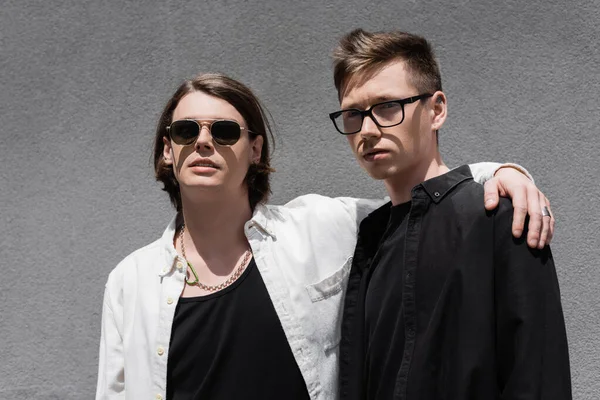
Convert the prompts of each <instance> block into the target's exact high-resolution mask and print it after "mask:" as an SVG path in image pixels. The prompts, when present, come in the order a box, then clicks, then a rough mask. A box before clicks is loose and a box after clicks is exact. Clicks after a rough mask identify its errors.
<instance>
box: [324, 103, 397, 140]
mask: <svg viewBox="0 0 600 400" xmlns="http://www.w3.org/2000/svg"><path fill="white" fill-rule="evenodd" d="M371 115H373V117H375V119H376V121H375V122H376V123H378V124H379V125H380V126H382V127H386V126H394V125H397V124H399V123H400V122H402V119H403V117H404V112H403V107H402V104H401V103H400V102H386V103H382V104H377V105H375V106H374V107H373V108H372V109H371ZM363 119H364V117H363V114H362V113H361V112H360V111H359V110H346V111H342V112H341V113H340V114H339V115H338V116H336V118H335V124H336V126H337V127H338V129H340V130H341V131H342V132H344V133H356V132H359V131H360V130H361V128H362V124H363Z"/></svg>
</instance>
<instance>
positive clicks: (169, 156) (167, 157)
mask: <svg viewBox="0 0 600 400" xmlns="http://www.w3.org/2000/svg"><path fill="white" fill-rule="evenodd" d="M162 139H163V144H164V146H163V159H164V161H165V164H167V165H173V146H171V141H170V140H169V139H167V137H166V136H163V138H162Z"/></svg>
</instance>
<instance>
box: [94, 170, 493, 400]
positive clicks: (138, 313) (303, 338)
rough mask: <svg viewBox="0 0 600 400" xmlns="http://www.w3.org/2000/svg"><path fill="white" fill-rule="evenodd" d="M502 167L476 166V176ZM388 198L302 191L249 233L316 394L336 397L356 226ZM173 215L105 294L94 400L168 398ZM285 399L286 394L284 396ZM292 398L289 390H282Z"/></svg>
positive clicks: (176, 266)
mask: <svg viewBox="0 0 600 400" xmlns="http://www.w3.org/2000/svg"><path fill="white" fill-rule="evenodd" d="M498 167H499V164H495V163H480V164H474V165H472V166H471V170H472V173H473V176H474V178H475V180H477V181H478V182H483V181H485V180H487V179H489V178H490V177H491V176H493V173H494V172H495V171H496V170H497V168H498ZM383 203H384V201H383V200H379V201H375V200H359V199H353V198H335V199H334V198H329V197H323V196H319V195H306V196H301V197H298V198H296V199H294V200H292V201H290V202H289V203H287V204H285V205H283V206H271V205H266V206H265V205H258V206H257V207H256V209H255V210H254V214H253V216H252V219H251V220H249V221H248V222H246V224H245V227H244V231H245V234H246V238H247V239H248V242H249V244H250V246H251V248H252V252H253V254H254V259H255V262H256V266H257V267H258V270H259V271H260V274H261V276H262V279H263V281H264V283H265V286H266V288H267V291H268V293H269V296H270V298H271V300H272V302H273V305H274V307H275V311H276V312H277V316H278V317H279V321H280V322H281V325H282V327H283V330H284V332H285V335H286V337H287V340H288V342H289V344H290V347H291V349H292V352H293V354H294V357H295V359H296V362H297V364H298V366H299V368H300V371H301V373H302V376H303V377H304V381H305V382H306V386H307V388H308V393H309V394H310V397H311V399H313V400H316V399H321V400H331V399H335V398H337V392H338V389H337V376H338V347H339V342H340V335H341V315H342V306H343V299H344V295H345V290H346V283H347V278H348V273H349V271H350V266H351V263H352V255H353V253H354V246H355V244H356V237H357V232H358V224H359V223H360V221H362V219H363V218H364V217H365V216H367V215H368V214H369V213H370V212H371V211H373V210H374V209H376V208H378V207H379V206H381V205H382V204H383ZM175 230H176V226H175V219H173V220H172V221H171V223H170V224H169V226H168V227H167V229H166V230H165V232H164V234H163V235H162V237H161V238H160V239H158V240H157V241H155V242H154V243H151V244H149V245H148V246H146V247H143V248H141V249H139V250H137V251H135V252H133V253H132V254H130V255H129V256H128V257H126V258H125V259H124V260H123V261H122V262H120V263H119V264H118V265H117V267H116V268H115V269H114V270H113V271H112V272H111V273H110V275H109V277H108V282H107V284H106V290H105V293H104V304H103V310H102V333H101V341H100V361H99V373H98V387H97V393H96V399H116V398H118V399H131V400H141V399H163V398H165V397H166V385H167V382H166V376H167V359H168V353H169V343H170V338H171V327H172V323H173V317H174V314H175V307H176V306H177V300H178V299H179V297H180V295H181V292H182V291H183V288H184V285H185V283H184V282H185V276H186V264H185V261H184V260H183V258H181V257H180V256H179V255H178V254H177V252H176V250H175V248H174V246H173V238H174V235H175ZM282 396H284V394H282ZM284 397H285V396H284Z"/></svg>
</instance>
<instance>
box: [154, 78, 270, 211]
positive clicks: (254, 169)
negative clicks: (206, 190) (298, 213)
mask: <svg viewBox="0 0 600 400" xmlns="http://www.w3.org/2000/svg"><path fill="white" fill-rule="evenodd" d="M196 91H199V92H204V93H206V94H208V95H211V96H214V97H217V98H219V99H223V100H225V101H227V102H228V103H229V104H231V105H232V106H234V107H235V109H236V110H237V111H238V112H239V113H240V114H241V115H242V117H244V120H245V121H246V123H247V124H248V129H249V130H250V131H252V134H250V135H251V137H256V136H262V137H263V145H262V152H261V155H260V161H259V162H258V163H257V164H250V167H249V168H248V173H247V174H246V179H245V182H246V184H247V185H248V200H249V202H250V207H251V208H252V209H254V207H255V206H256V205H257V204H258V203H262V202H265V201H267V199H268V197H269V195H270V194H271V184H270V182H269V175H270V173H271V172H273V171H274V170H273V169H272V168H271V165H270V164H271V154H270V147H269V137H271V138H273V132H272V130H271V125H270V123H269V119H268V118H267V114H266V110H265V108H264V107H263V106H262V105H261V104H260V101H259V100H258V98H257V97H256V96H255V95H254V93H252V91H251V90H250V89H249V88H248V87H247V86H245V85H244V84H242V83H241V82H238V81H236V80H235V79H232V78H229V77H228V76H225V75H222V74H200V75H198V76H197V77H195V78H194V79H190V80H186V81H184V82H183V83H182V84H181V85H180V86H179V88H177V90H176V91H175V93H174V94H173V96H171V98H170V99H169V101H167V104H166V105H165V108H164V109H163V112H162V114H161V116H160V119H159V120H158V124H157V127H156V134H155V139H154V174H155V177H156V180H157V181H159V182H162V183H163V185H164V187H163V190H164V191H166V192H167V193H168V194H169V197H170V198H171V203H173V206H175V208H176V209H177V211H178V212H179V211H181V207H182V205H181V193H180V192H179V183H178V182H177V179H176V178H175V174H174V173H173V166H172V165H168V164H166V163H165V162H164V159H163V149H164V143H163V137H167V138H168V137H169V136H168V133H167V126H169V125H170V124H171V122H172V119H173V112H174V111H175V108H176V107H177V105H178V104H179V101H180V100H181V99H182V98H183V97H184V96H185V95H187V94H189V93H192V92H196Z"/></svg>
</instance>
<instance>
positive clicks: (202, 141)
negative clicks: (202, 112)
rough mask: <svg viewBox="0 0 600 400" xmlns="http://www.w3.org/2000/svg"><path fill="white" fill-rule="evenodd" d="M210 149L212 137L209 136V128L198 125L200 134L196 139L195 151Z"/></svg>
mask: <svg viewBox="0 0 600 400" xmlns="http://www.w3.org/2000/svg"><path fill="white" fill-rule="evenodd" d="M202 147H204V148H211V147H212V136H211V135H210V128H209V127H208V125H205V124H201V125H200V133H199V134H198V138H197V139H196V149H200V148H202Z"/></svg>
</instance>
